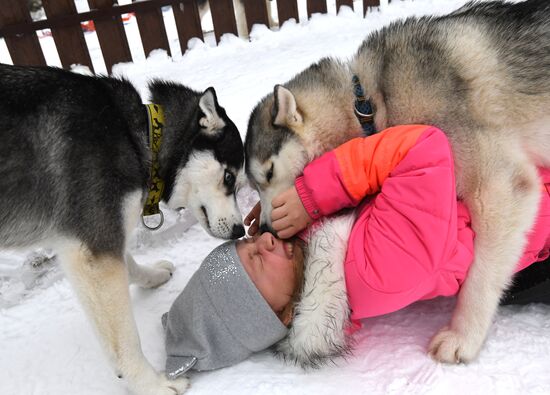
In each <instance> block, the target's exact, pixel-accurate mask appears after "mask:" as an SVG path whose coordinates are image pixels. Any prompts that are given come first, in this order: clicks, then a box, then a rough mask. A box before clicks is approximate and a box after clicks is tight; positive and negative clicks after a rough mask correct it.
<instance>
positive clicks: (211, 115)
mask: <svg viewBox="0 0 550 395" xmlns="http://www.w3.org/2000/svg"><path fill="white" fill-rule="evenodd" d="M199 107H200V109H201V111H202V113H203V116H202V117H201V118H200V119H199V125H200V126H201V128H202V130H203V131H204V132H205V133H206V134H209V135H212V136H214V135H216V134H218V133H219V131H220V130H221V129H223V128H224V126H225V122H224V121H223V119H222V118H221V117H220V115H219V111H218V108H219V104H218V98H217V97H216V91H215V90H214V88H212V87H210V88H208V89H207V90H205V91H204V93H203V94H202V96H201V98H200V99H199Z"/></svg>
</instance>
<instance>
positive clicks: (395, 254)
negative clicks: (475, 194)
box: [295, 125, 550, 320]
mask: <svg viewBox="0 0 550 395" xmlns="http://www.w3.org/2000/svg"><path fill="white" fill-rule="evenodd" d="M539 174H540V176H541V179H542V183H541V196H542V198H541V202H540V208H539V213H538V217H537V222H536V224H535V226H534V228H533V230H532V232H531V233H530V235H529V240H528V245H527V246H526V248H525V251H524V254H523V256H522V258H521V260H520V262H519V264H518V267H517V270H521V269H523V268H525V267H527V266H529V265H530V264H531V263H534V262H536V261H540V260H543V259H545V258H546V257H548V255H549V251H550V169H540V170H539ZM295 185H296V188H297V190H298V193H299V195H300V198H301V200H302V202H303V203H304V206H305V208H306V210H307V211H308V213H309V214H310V216H311V217H312V218H314V219H316V218H319V217H320V216H325V215H329V214H332V213H335V212H336V211H338V210H340V209H342V208H344V207H354V206H358V205H360V207H359V210H358V217H357V220H356V222H355V224H354V226H353V229H352V231H351V235H350V238H349V242H348V251H347V256H346V261H345V274H346V286H347V291H348V298H349V304H350V307H351V310H352V314H351V318H352V319H353V320H356V319H360V318H366V317H372V316H376V315H381V314H386V313H390V312H393V311H396V310H398V309H401V308H403V307H405V306H407V305H409V304H411V303H413V302H415V301H418V300H421V299H429V298H434V297H436V296H445V295H453V294H456V293H457V291H458V290H459V288H460V285H461V284H462V282H463V281H464V278H465V277H466V273H467V272H468V269H469V267H470V265H471V263H472V260H473V240H474V236H475V235H474V232H473V231H472V229H471V227H470V217H469V213H468V210H467V209H466V207H465V206H464V205H463V204H462V203H461V202H460V201H457V197H456V192H455V178H454V169H453V158H452V153H451V149H450V146H449V143H448V141H447V138H446V136H445V134H444V133H443V132H441V131H440V130H439V129H437V128H435V127H432V126H425V125H406V126H397V127H393V128H389V129H386V130H385V131H382V132H380V133H377V134H375V135H373V136H370V137H366V138H356V139H353V140H351V141H349V142H347V143H345V144H344V145H342V146H340V147H338V148H336V149H335V150H333V151H330V152H328V153H326V154H325V155H323V156H321V157H320V158H318V159H317V160H315V161H313V162H312V163H310V164H309V165H308V166H306V168H305V169H304V174H303V176H300V177H299V178H297V179H296V183H295ZM502 215H506V213H502Z"/></svg>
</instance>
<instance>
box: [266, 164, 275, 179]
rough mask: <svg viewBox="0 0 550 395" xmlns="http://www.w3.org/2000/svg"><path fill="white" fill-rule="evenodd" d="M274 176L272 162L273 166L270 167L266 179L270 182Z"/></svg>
mask: <svg viewBox="0 0 550 395" xmlns="http://www.w3.org/2000/svg"><path fill="white" fill-rule="evenodd" d="M272 178H273V163H272V164H271V168H270V169H269V171H268V172H267V173H266V175H265V179H266V181H267V182H268V183H269V182H271V179H272Z"/></svg>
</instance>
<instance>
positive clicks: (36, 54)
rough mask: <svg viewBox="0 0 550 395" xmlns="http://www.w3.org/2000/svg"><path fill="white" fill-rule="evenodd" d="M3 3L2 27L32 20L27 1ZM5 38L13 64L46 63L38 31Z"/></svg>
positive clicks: (42, 64) (7, 0)
mask: <svg viewBox="0 0 550 395" xmlns="http://www.w3.org/2000/svg"><path fill="white" fill-rule="evenodd" d="M2 3H3V4H2V7H0V27H3V26H7V25H12V24H15V23H22V22H29V23H30V22H31V16H30V14H29V8H28V6H27V2H26V1H21V0H4V1H3V2H2ZM4 40H5V42H6V46H7V47H8V51H9V53H10V56H11V60H12V62H13V64H17V65H27V66H45V65H46V60H45V59H44V54H43V53H42V48H41V47H40V43H39V42H38V37H37V36H36V32H32V33H27V34H20V35H18V36H12V37H6V38H5V39H4Z"/></svg>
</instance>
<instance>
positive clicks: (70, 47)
mask: <svg viewBox="0 0 550 395" xmlns="http://www.w3.org/2000/svg"><path fill="white" fill-rule="evenodd" d="M42 6H43V7H44V11H46V15H47V16H48V18H51V17H55V16H60V15H67V14H76V13H77V12H76V7H75V5H74V2H73V1H72V0H42ZM52 36H53V39H54V42H55V46H56V47H57V53H58V54H59V59H60V60H61V64H62V65H63V67H64V68H66V69H69V68H70V67H71V65H73V64H82V65H85V66H88V67H89V68H90V70H92V71H93V70H94V68H93V66H92V60H91V58H90V53H89V52H88V47H87V46H86V41H85V40H84V33H83V32H82V28H81V27H80V24H78V25H75V26H66V27H56V28H52Z"/></svg>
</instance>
